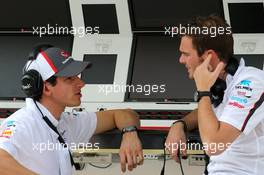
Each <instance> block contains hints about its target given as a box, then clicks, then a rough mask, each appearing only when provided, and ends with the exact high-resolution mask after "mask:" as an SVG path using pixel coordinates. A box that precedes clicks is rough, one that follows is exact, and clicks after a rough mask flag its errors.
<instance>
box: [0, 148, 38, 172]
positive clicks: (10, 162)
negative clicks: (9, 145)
mask: <svg viewBox="0 0 264 175" xmlns="http://www.w3.org/2000/svg"><path fill="white" fill-rule="evenodd" d="M0 160H1V161H0V174H5V175H18V174H19V175H36V173H34V172H32V171H30V170H29V169H27V168H25V167H23V166H22V165H21V164H19V163H18V162H17V161H16V160H15V159H14V158H13V157H12V156H11V155H10V154H8V153H7V152H6V151H4V150H2V149H0Z"/></svg>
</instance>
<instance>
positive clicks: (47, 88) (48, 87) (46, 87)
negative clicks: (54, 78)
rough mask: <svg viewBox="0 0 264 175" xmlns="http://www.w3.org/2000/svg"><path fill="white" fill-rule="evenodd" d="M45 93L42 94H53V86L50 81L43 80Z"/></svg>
mask: <svg viewBox="0 0 264 175" xmlns="http://www.w3.org/2000/svg"><path fill="white" fill-rule="evenodd" d="M43 83H44V84H43V93H42V94H45V95H46V96H49V95H50V94H51V88H52V85H51V84H50V83H48V82H43Z"/></svg>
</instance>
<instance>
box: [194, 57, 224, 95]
mask: <svg viewBox="0 0 264 175" xmlns="http://www.w3.org/2000/svg"><path fill="white" fill-rule="evenodd" d="M211 58H212V55H211V54H209V55H208V57H207V58H206V59H205V60H204V62H203V63H202V64H201V65H199V66H198V67H197V68H196V69H195V71H194V74H193V77H194V80H195V83H196V88H197V90H198V91H210V88H211V87H212V86H213V84H214V83H215V81H216V79H217V78H218V76H219V74H220V72H221V71H222V69H223V68H224V63H223V62H220V63H219V64H218V65H217V67H216V68H215V70H214V71H211V69H212V68H211V66H210V64H209V63H210V61H211Z"/></svg>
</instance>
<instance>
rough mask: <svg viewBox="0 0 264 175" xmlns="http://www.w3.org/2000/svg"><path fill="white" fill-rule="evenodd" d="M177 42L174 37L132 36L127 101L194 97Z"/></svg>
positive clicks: (192, 83) (193, 87) (192, 82)
mask: <svg viewBox="0 0 264 175" xmlns="http://www.w3.org/2000/svg"><path fill="white" fill-rule="evenodd" d="M179 44H180V39H179V38H177V37H174V38H172V37H169V36H164V35H142V34H136V35H135V36H134V40H133V49H132V55H131V59H130V60H131V64H130V65H131V67H130V71H131V72H130V73H129V74H130V75H129V79H128V85H130V86H132V87H134V89H133V88H132V87H129V89H128V88H127V97H126V100H127V101H155V102H157V101H178V102H186V101H193V94H194V92H195V89H196V88H195V84H194V81H192V80H190V79H189V78H188V72H187V70H186V68H185V66H184V65H182V64H180V63H179V57H180V52H179Z"/></svg>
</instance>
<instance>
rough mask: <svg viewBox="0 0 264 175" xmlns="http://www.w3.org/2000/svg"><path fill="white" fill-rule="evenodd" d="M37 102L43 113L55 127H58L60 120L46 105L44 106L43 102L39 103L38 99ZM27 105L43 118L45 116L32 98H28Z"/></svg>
mask: <svg viewBox="0 0 264 175" xmlns="http://www.w3.org/2000/svg"><path fill="white" fill-rule="evenodd" d="M36 103H37V105H38V107H39V109H40V110H41V112H42V113H43V115H44V116H46V117H47V118H48V119H49V120H50V121H51V123H52V124H53V125H54V126H55V127H57V126H58V124H59V121H58V120H57V119H56V118H55V117H54V116H53V115H52V114H51V113H50V111H49V110H48V109H47V108H46V107H45V106H43V105H42V104H41V103H39V102H37V101H36ZM26 106H27V108H29V109H32V110H34V111H37V112H38V113H39V114H40V115H39V116H40V117H41V119H42V117H43V116H42V115H41V113H40V111H39V110H38V108H37V106H36V104H35V103H34V101H33V99H32V98H26Z"/></svg>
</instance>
